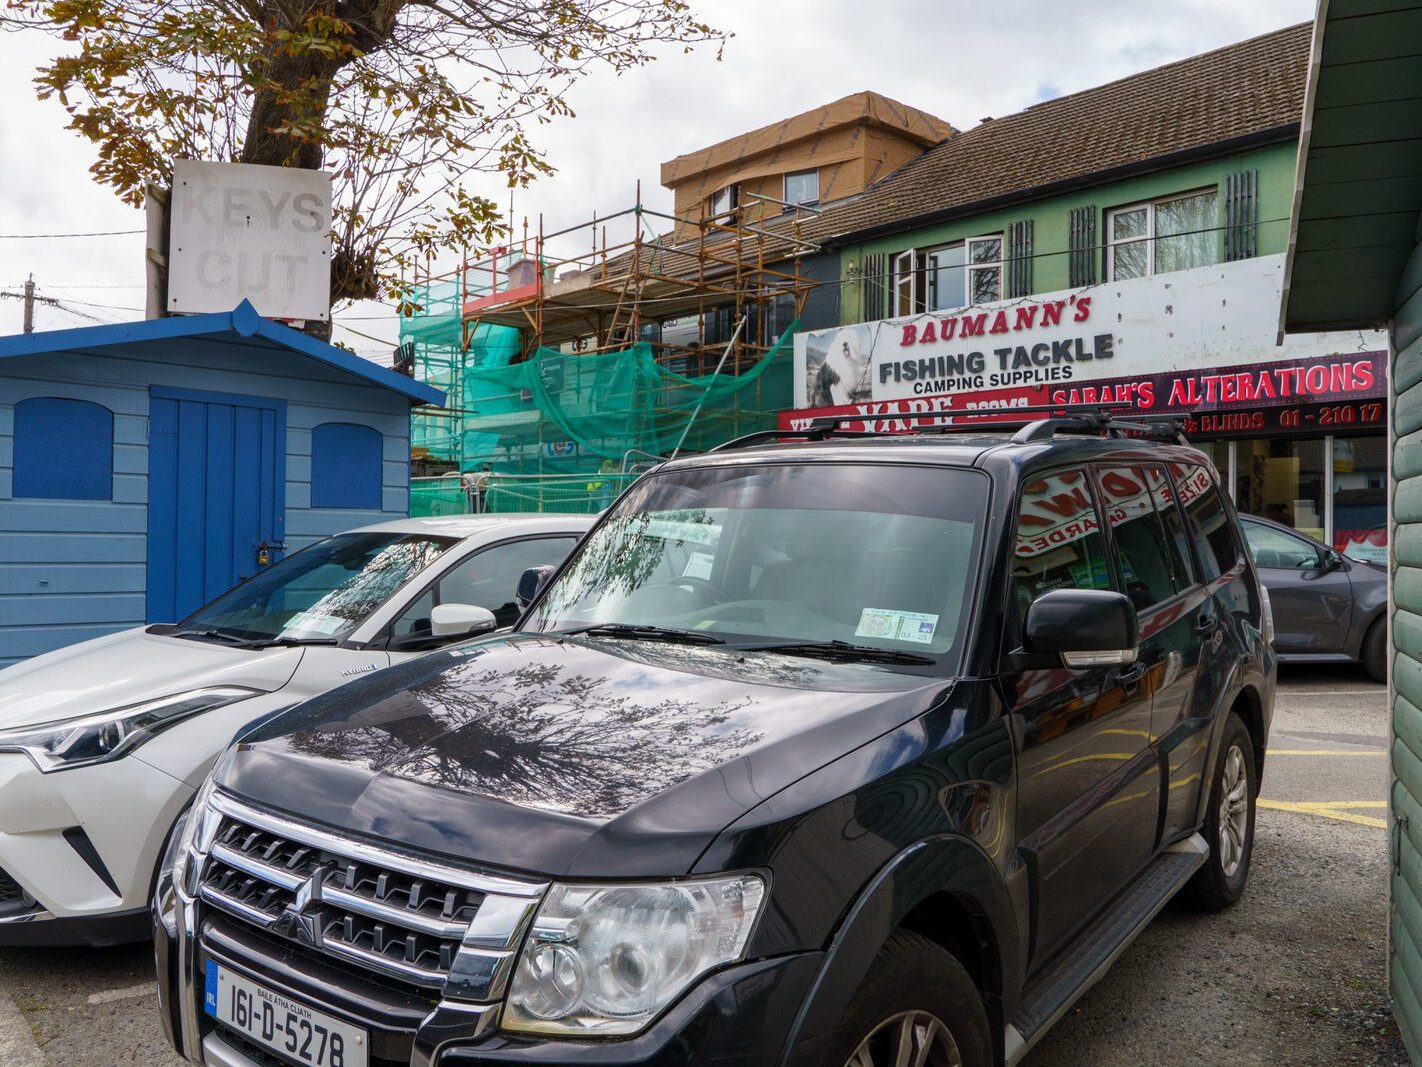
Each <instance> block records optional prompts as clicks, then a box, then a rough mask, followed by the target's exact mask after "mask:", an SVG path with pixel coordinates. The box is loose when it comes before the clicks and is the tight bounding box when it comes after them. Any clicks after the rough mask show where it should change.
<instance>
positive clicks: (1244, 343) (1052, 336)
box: [795, 255, 1386, 408]
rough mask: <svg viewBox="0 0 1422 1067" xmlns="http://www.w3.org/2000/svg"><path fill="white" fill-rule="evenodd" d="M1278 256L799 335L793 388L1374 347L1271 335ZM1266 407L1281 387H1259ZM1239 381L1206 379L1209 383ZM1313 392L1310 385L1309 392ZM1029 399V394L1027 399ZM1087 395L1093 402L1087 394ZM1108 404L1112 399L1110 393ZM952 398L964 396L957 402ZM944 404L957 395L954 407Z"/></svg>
mask: <svg viewBox="0 0 1422 1067" xmlns="http://www.w3.org/2000/svg"><path fill="white" fill-rule="evenodd" d="M1283 263H1284V257H1283V256H1281V255H1276V256H1263V257H1259V258H1256V259H1248V260H1241V261H1239V262H1235V263H1222V264H1216V265H1214V266H1209V267H1198V268H1196V269H1194V270H1188V271H1179V272H1176V273H1171V274H1162V275H1156V276H1154V277H1150V278H1136V279H1132V280H1130V281H1123V282H1111V283H1105V284H1101V285H1095V286H1089V287H1086V288H1082V289H1075V290H1070V291H1062V292H1057V293H1048V294H1043V295H1041V296H1035V297H1031V298H1027V299H1022V300H1013V301H1003V302H999V303H996V304H985V305H980V306H977V307H972V308H966V309H961V310H957V311H951V312H941V313H931V314H923V315H916V316H913V317H911V318H900V319H885V320H882V321H879V322H868V323H861V324H858V325H854V326H843V327H838V328H835V329H829V330H818V331H812V332H808V333H801V334H798V335H797V336H796V338H795V396H796V400H797V403H798V404H799V405H800V406H802V407H807V408H826V407H834V408H840V407H844V406H846V405H853V404H862V403H879V402H884V403H894V402H898V401H905V400H916V399H932V400H933V401H935V402H938V401H942V400H944V399H945V398H953V397H963V398H968V397H972V398H976V400H978V401H982V400H986V399H988V398H992V397H994V396H997V395H1003V396H1011V395H1018V394H1019V393H1021V392H1022V391H1024V390H1025V391H1027V392H1028V393H1031V394H1032V395H1035V396H1038V397H1040V398H1041V399H1042V400H1043V401H1045V400H1046V399H1049V397H1048V394H1047V393H1046V392H1045V390H1051V389H1060V390H1065V391H1067V392H1071V391H1073V390H1077V391H1080V390H1082V389H1084V388H1085V387H1086V386H1087V385H1088V384H1089V383H1099V382H1102V381H1105V380H1121V379H1136V378H1141V377H1145V376H1152V377H1159V376H1161V375H1168V374H1173V373H1179V372H1188V371H1199V370H1204V369H1206V368H1210V367H1221V366H1235V365H1241V364H1260V363H1266V362H1273V361H1285V360H1290V359H1294V360H1298V359H1308V358H1312V357H1315V356H1324V355H1329V354H1331V353H1352V352H1356V351H1358V350H1359V349H1360V348H1361V349H1363V350H1365V351H1372V350H1375V349H1377V350H1382V349H1385V348H1386V343H1385V341H1384V340H1383V337H1382V335H1381V334H1372V335H1369V336H1368V337H1365V338H1364V339H1363V341H1362V343H1361V344H1360V337H1359V335H1358V334H1357V333H1356V332H1354V333H1346V334H1313V335H1301V336H1290V337H1289V338H1288V340H1287V341H1286V343H1285V344H1284V345H1283V346H1279V345H1278V344H1277V343H1276V342H1277V337H1276V331H1277V323H1278V308H1279V295H1280V291H1281V286H1282V279H1283ZM1256 384H1257V385H1258V390H1259V391H1260V395H1259V398H1258V401H1259V402H1260V403H1263V404H1273V403H1275V402H1277V401H1278V400H1280V399H1282V397H1281V396H1279V395H1270V394H1269V392H1267V391H1268V390H1269V389H1270V388H1271V384H1272V385H1273V387H1274V392H1275V394H1278V392H1279V391H1280V390H1283V389H1285V388H1289V389H1290V391H1291V393H1296V392H1298V390H1297V389H1296V388H1295V387H1294V386H1291V385H1289V384H1288V383H1284V382H1278V383H1264V384H1258V383H1256ZM1216 387H1217V388H1220V389H1225V388H1230V389H1233V388H1241V389H1243V388H1248V387H1247V386H1245V385H1243V384H1238V383H1236V384H1229V385H1226V383H1223V382H1221V383H1216V384H1214V385H1212V384H1211V383H1210V382H1207V381H1204V380H1201V381H1198V382H1196V383H1195V386H1194V388H1197V389H1200V390H1203V391H1204V392H1202V394H1201V399H1200V401H1199V402H1200V403H1204V404H1210V403H1212V401H1211V400H1210V399H1209V397H1208V395H1207V394H1208V391H1209V390H1210V389H1212V388H1216ZM1312 391H1315V392H1316V391H1317V390H1312ZM1033 402H1036V401H1033ZM1093 402H1094V401H1093ZM1108 402H1115V400H1114V399H1112V400H1110V401H1108ZM960 403H961V402H960ZM950 406H953V407H957V406H960V404H954V405H950Z"/></svg>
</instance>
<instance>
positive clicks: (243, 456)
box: [147, 387, 286, 622]
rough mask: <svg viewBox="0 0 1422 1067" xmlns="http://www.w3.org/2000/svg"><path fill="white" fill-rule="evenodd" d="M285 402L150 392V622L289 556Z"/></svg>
mask: <svg viewBox="0 0 1422 1067" xmlns="http://www.w3.org/2000/svg"><path fill="white" fill-rule="evenodd" d="M285 439H286V407H285V404H284V403H283V402H282V401H280V400H268V399H265V398H263V397H254V396H233V395H230V394H225V393H200V392H190V391H187V390H178V389H160V388H157V387H154V388H153V389H152V390H151V391H150V401H149V412H148V611H147V615H148V621H149V622H176V621H177V620H179V619H182V618H184V617H186V616H187V615H190V614H191V613H192V612H193V611H195V610H196V609H198V608H200V607H201V606H202V605H203V604H206V603H207V602H208V601H209V600H212V599H213V598H214V597H216V596H218V595H219V594H220V593H223V592H225V591H227V590H228V589H230V588H232V586H234V585H236V584H237V583H238V582H240V581H242V580H243V579H244V578H250V577H251V576H252V575H253V574H254V573H256V571H257V570H258V569H259V556H260V555H261V554H262V553H263V549H264V547H265V554H266V556H267V559H268V562H271V561H275V560H277V559H279V558H280V557H281V541H282V538H283V536H284V534H285V527H286V508H285V504H286V447H285V444H286V441H285Z"/></svg>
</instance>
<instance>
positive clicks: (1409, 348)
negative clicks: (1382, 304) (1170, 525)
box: [1389, 246, 1422, 1057]
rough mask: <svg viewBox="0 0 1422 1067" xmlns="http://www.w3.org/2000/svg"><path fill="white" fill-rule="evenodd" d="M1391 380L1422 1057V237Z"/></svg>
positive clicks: (1409, 881)
mask: <svg viewBox="0 0 1422 1067" xmlns="http://www.w3.org/2000/svg"><path fill="white" fill-rule="evenodd" d="M1393 345H1394V351H1395V354H1394V356H1393V364H1392V374H1391V388H1392V430H1393V453H1392V493H1393V495H1392V522H1393V529H1392V566H1393V574H1392V579H1393V599H1392V644H1393V659H1392V773H1393V779H1392V792H1391V801H1392V819H1393V822H1392V844H1391V849H1392V939H1391V953H1392V958H1391V960H1390V961H1389V969H1390V974H1391V982H1392V999H1393V1010H1394V1011H1395V1013H1396V1015H1397V1022H1398V1026H1399V1027H1400V1028H1401V1030H1402V1036H1403V1039H1404V1040H1405V1041H1406V1043H1407V1047H1408V1048H1409V1050H1410V1051H1411V1053H1412V1055H1413V1056H1416V1057H1422V246H1418V247H1417V248H1415V249H1414V250H1413V253H1412V257H1411V260H1410V261H1409V263H1408V266H1407V269H1406V270H1405V271H1404V273H1403V277H1402V283H1401V285H1400V286H1399V289H1398V296H1397V312H1396V317H1395V320H1394V329H1393Z"/></svg>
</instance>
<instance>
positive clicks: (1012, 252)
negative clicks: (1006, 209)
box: [1003, 219, 1032, 297]
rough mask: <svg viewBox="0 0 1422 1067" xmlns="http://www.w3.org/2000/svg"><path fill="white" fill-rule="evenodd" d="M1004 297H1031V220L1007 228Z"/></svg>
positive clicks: (1024, 220)
mask: <svg viewBox="0 0 1422 1067" xmlns="http://www.w3.org/2000/svg"><path fill="white" fill-rule="evenodd" d="M1006 265H1007V285H1006V286H1005V287H1004V288H1005V290H1006V291H1005V292H1004V293H1003V295H1004V296H1006V297H1018V296H1031V295H1032V220H1031V219H1023V220H1022V221H1021V222H1014V223H1012V225H1010V226H1008V227H1007V264H1006Z"/></svg>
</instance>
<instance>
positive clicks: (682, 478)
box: [525, 463, 987, 666]
mask: <svg viewBox="0 0 1422 1067" xmlns="http://www.w3.org/2000/svg"><path fill="white" fill-rule="evenodd" d="M986 498H987V480H986V478H985V477H983V476H982V475H981V474H979V473H977V472H975V471H969V470H961V469H955V468H946V467H914V466H906V465H899V464H896V465H889V464H852V463H819V464H813V465H811V464H765V465H758V466H750V465H744V464H735V465H725V466H714V467H702V468H696V469H688V470H683V471H669V472H666V473H662V474H653V475H651V476H649V477H647V478H645V479H644V480H643V481H642V482H641V483H639V484H638V485H637V486H636V487H635V488H634V489H633V490H632V491H631V492H630V493H629V494H628V495H627V497H626V498H625V499H624V500H623V501H622V502H621V503H619V505H618V506H617V508H616V510H615V511H614V512H613V513H612V514H611V515H610V516H609V517H608V518H607V519H606V520H605V521H604V522H603V523H601V524H600V525H599V526H598V527H597V529H596V530H595V531H594V532H593V533H592V534H591V535H590V536H589V538H588V539H587V540H586V541H585V542H584V544H583V545H582V546H581V547H580V548H579V550H578V551H577V553H576V555H575V556H574V557H573V559H572V560H571V562H570V563H569V564H568V565H567V567H566V568H565V570H564V571H563V573H562V574H561V575H560V576H559V578H558V580H557V581H556V582H555V583H554V584H553V585H552V586H551V587H550V588H549V589H548V591H547V593H546V595H544V596H543V597H542V598H541V599H540V600H539V602H538V605H537V607H536V608H535V611H534V613H533V615H532V616H531V617H530V619H529V620H528V622H527V624H526V625H525V629H528V630H534V631H538V630H544V631H548V630H555V631H564V632H566V631H568V630H576V629H582V630H587V629H589V628H594V627H603V626H607V627H620V628H623V630H624V632H625V630H626V628H627V627H655V628H659V629H662V630H675V631H682V632H683V636H684V635H685V634H686V633H687V632H690V633H692V634H693V635H695V636H698V637H700V638H701V639H702V640H703V641H706V642H707V643H710V639H712V638H717V639H719V640H720V641H722V642H725V643H727V644H734V645H735V646H738V647H755V646H758V645H762V644H763V645H764V646H765V647H766V648H770V647H771V646H774V645H780V646H783V647H786V648H787V649H788V648H789V646H791V645H792V644H795V643H799V644H803V645H821V646H824V645H834V644H835V643H840V645H847V646H853V647H855V648H858V649H860V650H863V649H866V648H867V649H872V650H884V651H888V652H895V653H903V654H904V657H905V659H907V658H908V657H910V656H912V657H914V658H920V659H922V661H923V662H922V664H921V665H922V666H929V665H933V666H938V665H940V664H942V663H943V662H944V660H945V657H949V658H951V660H952V661H954V662H956V658H957V654H958V650H959V649H960V647H961V643H962V633H963V628H964V624H965V621H966V619H965V616H966V606H967V604H968V602H969V599H970V597H971V593H972V587H973V582H972V577H973V575H974V574H976V571H977V565H976V560H977V556H978V543H979V540H980V538H981V530H982V524H983V515H984V512H985V507H986ZM842 651H845V652H846V654H851V653H849V652H848V651H847V650H842Z"/></svg>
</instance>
